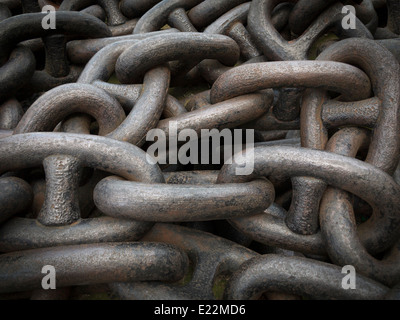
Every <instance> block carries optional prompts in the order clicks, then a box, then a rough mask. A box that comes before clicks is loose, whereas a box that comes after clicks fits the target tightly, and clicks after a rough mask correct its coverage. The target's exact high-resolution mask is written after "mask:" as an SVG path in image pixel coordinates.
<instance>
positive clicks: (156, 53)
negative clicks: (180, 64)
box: [115, 32, 239, 83]
mask: <svg viewBox="0 0 400 320" xmlns="http://www.w3.org/2000/svg"><path fill="white" fill-rule="evenodd" d="M166 47H167V48H169V50H168V49H167V50H166V49H165V48H166ZM194 48H197V50H195V52H194ZM185 57H186V58H188V57H190V58H191V59H193V60H192V61H193V62H191V64H192V68H193V67H194V66H195V65H196V64H197V63H198V62H199V60H200V61H201V60H203V59H205V58H208V59H218V60H220V61H221V62H222V63H223V64H226V65H228V66H233V65H234V64H235V63H236V62H237V60H238V59H239V48H238V46H237V44H236V42H235V41H234V40H232V39H231V38H229V37H226V36H222V35H211V34H210V35H208V34H198V33H186V32H181V33H176V34H174V33H171V34H168V35H166V36H154V37H151V38H148V39H145V40H142V41H141V42H139V43H137V44H133V45H132V46H131V47H130V48H128V49H127V50H125V51H124V52H123V53H122V54H121V55H120V56H119V58H118V61H117V63H116V67H115V72H116V75H117V77H118V80H119V81H121V83H135V81H138V80H139V79H140V78H141V76H142V75H143V73H144V72H145V71H147V70H148V69H149V68H150V67H152V66H154V65H155V62H157V64H162V63H165V62H168V61H173V60H176V59H185ZM190 69H191V68H190ZM190 69H189V70H190Z"/></svg>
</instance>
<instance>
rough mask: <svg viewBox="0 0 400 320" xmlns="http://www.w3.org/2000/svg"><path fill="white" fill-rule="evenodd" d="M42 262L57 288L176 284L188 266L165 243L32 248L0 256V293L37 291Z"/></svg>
mask: <svg viewBox="0 0 400 320" xmlns="http://www.w3.org/2000/svg"><path fill="white" fill-rule="evenodd" d="M44 261H45V264H47V265H52V266H54V267H55V269H56V270H57V285H58V286H59V287H65V286H70V285H79V284H97V283H109V282H124V281H145V280H166V281H177V280H179V279H180V278H182V277H183V275H184V273H185V271H186V269H187V266H188V258H187V256H186V255H185V254H184V253H183V252H182V251H180V250H178V249H177V248H176V247H173V246H171V245H167V244H156V243H129V242H128V243H127V242H121V243H112V244H91V245H80V246H65V247H58V248H44V249H33V250H26V251H19V252H13V253H8V254H3V255H1V257H0V276H1V283H2V285H1V287H0V292H1V293H4V292H16V291H27V290H32V289H40V288H41V285H40V284H41V279H42V273H40V270H41V268H42V266H43V262H44ZM67 261H69V262H67Z"/></svg>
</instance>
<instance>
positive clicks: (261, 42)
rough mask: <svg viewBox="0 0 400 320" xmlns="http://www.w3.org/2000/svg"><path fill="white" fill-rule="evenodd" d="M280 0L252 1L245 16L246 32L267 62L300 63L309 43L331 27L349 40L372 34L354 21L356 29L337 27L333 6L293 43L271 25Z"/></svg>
mask: <svg viewBox="0 0 400 320" xmlns="http://www.w3.org/2000/svg"><path fill="white" fill-rule="evenodd" d="M281 2H283V0H253V1H252V3H251V7H250V11H249V16H248V21H249V24H248V29H249V32H250V33H251V34H252V35H253V37H254V40H255V41H256V43H257V44H258V46H259V47H260V48H261V49H262V51H263V53H264V55H265V56H266V57H267V58H268V59H271V60H304V59H307V55H308V51H309V50H310V47H311V46H312V44H313V43H314V42H315V41H316V40H317V38H318V37H319V36H321V35H322V34H323V32H324V31H325V30H326V29H327V28H329V27H332V26H335V25H339V26H338V27H337V29H338V30H340V33H342V34H343V35H346V33H347V36H349V37H365V38H371V39H372V35H371V33H370V32H369V30H368V29H367V28H366V27H365V26H364V24H363V23H362V22H361V21H360V20H357V25H356V29H354V30H352V29H349V30H344V29H342V28H341V26H340V24H341V21H342V19H343V14H342V7H343V6H342V5H340V4H339V3H337V4H334V5H333V6H332V7H330V8H328V9H326V10H325V11H324V12H323V13H322V14H321V15H319V16H318V18H317V19H316V20H315V21H314V22H313V24H312V25H311V26H310V27H309V28H308V29H307V32H306V33H304V34H303V35H301V36H300V37H299V38H298V39H296V40H294V41H287V40H285V39H284V38H283V37H282V36H281V35H280V34H279V33H278V31H277V30H275V28H274V26H273V25H272V22H271V14H272V10H273V8H274V7H275V6H276V5H277V4H279V3H281Z"/></svg>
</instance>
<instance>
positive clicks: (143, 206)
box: [94, 178, 275, 222]
mask: <svg viewBox="0 0 400 320" xmlns="http://www.w3.org/2000/svg"><path fill="white" fill-rule="evenodd" d="M135 194H136V195H139V194H144V195H146V196H145V197H140V196H136V197H133V195H135ZM121 197H122V199H124V200H123V201H122V202H121V201H118V199H121ZM274 197H275V193H274V188H273V186H272V184H271V183H270V182H269V181H262V180H257V181H254V182H249V183H243V184H227V185H221V186H219V185H206V186H189V185H183V186H181V185H165V184H158V185H157V184H140V183H131V182H127V181H118V180H114V179H111V178H110V179H105V180H103V181H101V182H100V183H99V184H98V185H97V186H96V189H95V190H94V200H95V203H96V206H97V207H98V208H99V209H100V210H101V211H102V212H104V213H105V214H107V215H110V216H112V217H116V218H132V219H135V220H140V221H157V222H173V221H178V222H186V221H207V220H217V219H227V218H234V217H236V216H238V215H252V214H255V213H257V212H259V211H262V210H265V209H266V208H268V207H269V206H270V205H271V203H272V201H273V199H274Z"/></svg>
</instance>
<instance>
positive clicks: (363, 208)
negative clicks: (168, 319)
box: [0, 0, 400, 300]
mask: <svg viewBox="0 0 400 320" xmlns="http://www.w3.org/2000/svg"><path fill="white" fill-rule="evenodd" d="M45 5H52V6H53V7H54V8H55V9H56V12H55V23H56V27H55V29H54V28H44V27H43V24H42V22H43V21H44V19H46V16H47V14H49V13H42V12H41V8H42V7H43V6H45ZM345 5H351V6H353V7H354V8H355V9H356V28H355V29H353V28H350V29H346V28H344V27H343V19H344V18H345V16H346V11H345V10H343V8H344V6H345ZM399 34H400V3H399V1H398V0H386V1H385V0H360V1H355V0H354V1H350V0H348V1H346V0H345V1H336V0H290V1H288V0H253V1H246V0H204V1H203V0H163V1H160V0H122V1H118V0H84V1H83V0H79V1H78V0H64V1H56V0H55V1H54V2H50V1H48V0H39V1H34V0H0V174H1V175H0V298H1V299H27V298H30V299H85V298H88V297H91V298H93V297H94V298H108V299H167V300H168V299H241V300H244V299H302V298H303V299H304V298H307V299H396V298H399V297H400V291H399V288H400V286H399V285H398V284H399V283H400V241H399V240H400V232H399V231H400V185H399V184H398V183H400V168H398V164H399V158H400V113H399V107H400V66H399V62H398V61H399V60H400V39H399ZM172 122H173V123H175V124H176V126H177V132H178V133H180V132H182V131H183V130H185V129H192V130H195V131H196V132H198V133H200V132H201V130H202V129H210V130H211V129H218V130H222V129H241V130H243V131H244V130H248V129H251V130H254V132H255V137H256V143H255V147H254V171H253V173H252V174H251V175H247V176H239V175H236V174H235V170H236V169H238V167H240V164H237V163H236V162H233V163H226V164H221V165H198V164H183V163H178V164H167V165H161V164H160V165H159V164H151V163H149V161H147V158H146V150H147V148H148V147H149V143H148V142H147V141H146V135H147V133H148V132H149V131H150V130H151V129H154V128H158V129H161V130H163V131H164V132H165V134H166V136H167V137H168V136H169V134H171V133H170V132H169V130H170V124H171V123H172ZM46 265H48V266H53V267H54V269H55V270H56V284H57V288H56V289H55V290H44V289H43V288H42V280H43V277H44V276H45V274H44V273H43V272H42V270H43V269H42V268H43V266H46ZM344 266H353V267H354V268H355V271H356V282H355V284H356V287H355V288H350V289H349V288H344V287H343V279H344V277H345V276H346V273H343V269H342V268H343V267H344Z"/></svg>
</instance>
